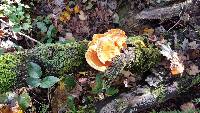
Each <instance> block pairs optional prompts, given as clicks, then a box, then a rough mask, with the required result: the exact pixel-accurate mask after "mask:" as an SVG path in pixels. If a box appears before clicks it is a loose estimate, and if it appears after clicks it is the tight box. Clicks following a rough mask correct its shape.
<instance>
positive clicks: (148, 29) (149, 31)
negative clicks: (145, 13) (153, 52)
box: [143, 28, 154, 36]
mask: <svg viewBox="0 0 200 113" xmlns="http://www.w3.org/2000/svg"><path fill="white" fill-rule="evenodd" d="M153 33H154V29H152V28H144V30H143V34H144V35H147V36H151V35H153Z"/></svg>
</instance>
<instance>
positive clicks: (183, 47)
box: [180, 38, 189, 50]
mask: <svg viewBox="0 0 200 113" xmlns="http://www.w3.org/2000/svg"><path fill="white" fill-rule="evenodd" d="M188 44H189V41H188V39H186V38H185V39H184V41H183V42H182V44H181V45H180V46H181V48H182V49H183V50H187V49H188Z"/></svg>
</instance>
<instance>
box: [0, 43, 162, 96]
mask: <svg viewBox="0 0 200 113" xmlns="http://www.w3.org/2000/svg"><path fill="white" fill-rule="evenodd" d="M87 43H88V42H87V41H86V42H79V43H78V42H72V43H67V44H59V43H57V44H46V45H41V46H39V47H36V48H33V49H30V50H24V51H19V52H15V53H6V54H4V55H1V56H0V75H1V76H0V94H1V93H4V92H7V91H10V90H14V89H16V88H20V87H22V86H27V84H26V81H25V80H26V78H27V75H28V74H27V67H28V66H27V63H28V62H34V63H37V64H39V65H40V66H41V68H42V71H43V73H44V75H46V74H53V75H54V76H63V75H64V74H66V73H70V72H73V71H77V70H78V71H80V69H84V68H86V67H87V66H88V65H87V62H86V60H85V52H86V50H87ZM153 54H155V55H153ZM158 55H159V51H158V49H153V48H145V49H140V48H137V49H135V50H134V56H135V58H134V62H135V63H133V64H134V65H133V66H136V67H135V69H136V70H138V69H142V68H140V67H142V66H145V65H146V64H145V62H147V61H149V62H151V63H150V64H151V65H146V66H147V68H146V69H149V68H151V67H152V66H154V65H155V64H156V62H157V61H159V60H158V59H159V57H158ZM144 56H145V57H144ZM135 64H136V65H135ZM143 71H144V70H143Z"/></svg>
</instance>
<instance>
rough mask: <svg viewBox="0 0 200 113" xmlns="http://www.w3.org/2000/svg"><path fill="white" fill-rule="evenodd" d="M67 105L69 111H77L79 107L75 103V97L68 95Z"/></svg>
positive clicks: (75, 112) (72, 112) (71, 112)
mask: <svg viewBox="0 0 200 113" xmlns="http://www.w3.org/2000/svg"><path fill="white" fill-rule="evenodd" d="M67 106H68V108H69V113H77V108H76V106H75V103H74V97H73V96H68V97H67Z"/></svg>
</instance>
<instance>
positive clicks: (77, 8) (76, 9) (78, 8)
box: [74, 5, 80, 13]
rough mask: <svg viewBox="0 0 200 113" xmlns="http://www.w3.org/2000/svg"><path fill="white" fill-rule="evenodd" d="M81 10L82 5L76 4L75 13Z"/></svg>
mask: <svg viewBox="0 0 200 113" xmlns="http://www.w3.org/2000/svg"><path fill="white" fill-rule="evenodd" d="M79 12H80V7H79V6H78V5H76V6H75V7H74V13H79Z"/></svg>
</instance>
